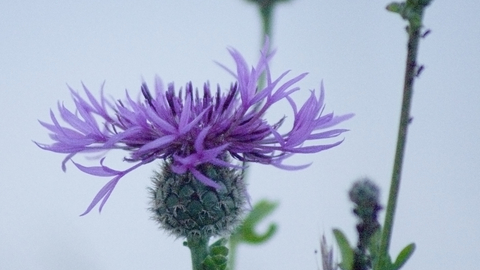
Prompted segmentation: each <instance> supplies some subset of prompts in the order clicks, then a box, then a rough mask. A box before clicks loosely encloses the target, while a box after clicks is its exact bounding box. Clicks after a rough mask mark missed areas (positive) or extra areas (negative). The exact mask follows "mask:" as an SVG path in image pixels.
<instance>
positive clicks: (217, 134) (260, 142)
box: [36, 44, 352, 214]
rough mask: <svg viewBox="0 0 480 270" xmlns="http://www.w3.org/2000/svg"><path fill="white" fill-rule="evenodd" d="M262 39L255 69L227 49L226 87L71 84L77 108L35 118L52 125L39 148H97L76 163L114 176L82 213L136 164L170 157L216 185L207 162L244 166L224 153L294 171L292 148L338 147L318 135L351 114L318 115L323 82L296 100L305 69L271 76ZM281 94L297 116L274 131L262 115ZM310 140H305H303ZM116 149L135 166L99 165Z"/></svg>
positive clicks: (334, 132)
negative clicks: (114, 95)
mask: <svg viewBox="0 0 480 270" xmlns="http://www.w3.org/2000/svg"><path fill="white" fill-rule="evenodd" d="M267 48H268V44H265V46H264V48H263V49H262V51H261V57H260V59H259V61H258V63H257V64H256V66H255V67H252V68H250V67H249V65H248V64H247V63H246V61H245V60H244V58H243V57H242V55H241V54H240V53H239V52H238V51H236V50H235V49H230V50H229V52H230V54H231V56H232V57H233V59H234V61H235V63H236V70H235V71H232V70H230V69H228V68H226V67H225V66H223V65H221V66H222V67H223V68H225V69H226V70H227V71H228V72H230V73H231V74H232V75H233V76H234V77H235V79H236V82H235V83H234V84H232V85H231V86H230V88H229V89H228V91H226V92H225V93H223V92H222V91H221V89H220V87H217V90H216V91H212V90H211V88H210V86H209V84H208V83H206V84H204V86H203V89H202V90H198V89H194V88H193V86H192V84H191V83H188V84H187V85H186V87H185V88H184V89H180V90H179V91H178V92H176V90H175V87H174V85H173V84H169V85H168V87H167V89H164V87H163V85H162V82H161V80H160V79H159V78H158V77H156V78H155V84H154V87H153V94H152V91H151V90H150V89H149V87H148V86H147V84H146V83H143V84H142V86H141V93H142V96H143V98H142V99H141V100H134V99H132V98H131V97H130V95H129V93H128V92H127V91H126V97H125V99H124V100H122V101H120V100H119V101H117V102H113V101H109V100H107V98H105V96H104V95H103V90H102V93H101V95H100V98H99V99H97V98H95V97H94V96H93V95H92V93H91V92H90V91H89V90H88V89H87V88H86V87H84V91H85V94H86V97H87V98H83V97H82V96H81V95H80V94H79V93H78V92H76V91H74V90H73V89H70V91H71V94H72V97H73V101H74V103H75V107H76V109H75V111H74V112H72V111H71V110H69V109H67V108H66V107H65V106H64V105H63V104H60V103H59V104H58V111H59V114H58V115H59V116H60V118H61V119H62V120H63V121H64V122H65V124H60V121H59V119H58V118H57V116H56V115H55V114H54V113H53V112H50V117H51V123H46V122H42V121H40V124H41V125H43V126H44V127H45V128H47V129H48V130H49V131H50V137H51V138H52V139H53V140H54V143H52V144H40V143H36V144H37V145H38V146H39V147H40V148H42V149H45V150H49V151H53V152H57V153H64V154H67V156H66V157H65V159H64V161H63V163H62V168H63V170H65V165H66V162H67V161H69V160H71V159H72V158H73V157H74V156H75V155H77V154H85V153H99V154H101V159H100V164H99V166H92V167H87V166H84V165H81V164H79V163H76V162H73V161H72V162H73V164H75V166H76V167H77V168H78V169H80V170H81V171H83V172H85V173H88V174H91V175H95V176H107V177H112V179H111V180H110V181H109V182H108V183H107V184H106V185H105V186H104V187H103V188H102V189H101V190H100V191H99V192H98V194H97V195H96V196H95V198H94V199H93V201H92V202H91V204H90V205H89V207H88V208H87V210H86V211H85V213H84V214H86V213H88V212H89V211H90V210H91V209H92V208H93V207H94V206H95V205H97V204H98V203H99V202H100V210H101V209H102V207H103V205H104V204H105V202H106V201H107V199H108V197H109V196H110V194H111V192H112V191H113V189H114V188H115V185H116V184H117V183H118V181H119V180H120V178H122V177H123V176H124V175H125V174H127V173H129V172H130V171H132V170H134V169H136V168H138V167H140V166H141V165H144V164H147V163H150V162H152V161H154V160H156V159H163V160H167V159H169V160H171V162H170V163H169V164H170V166H171V170H172V171H173V172H174V173H176V174H184V173H190V174H192V175H193V176H194V177H195V178H196V179H197V180H198V181H200V182H202V183H203V184H205V185H207V186H211V187H213V188H219V184H218V183H217V182H216V181H214V180H212V179H211V178H209V177H208V176H206V175H205V174H203V173H202V172H201V171H200V170H199V169H198V168H199V166H200V165H202V164H212V165H215V166H221V167H225V168H237V169H238V168H242V167H241V166H239V165H236V164H232V163H230V162H227V161H226V160H227V159H225V158H223V157H224V156H225V154H229V155H230V156H231V157H233V158H234V159H237V160H239V161H242V162H256V163H261V164H271V165H274V166H276V167H279V168H283V169H287V170H291V169H301V168H304V167H306V166H308V165H304V166H288V165H284V164H282V161H283V160H284V159H286V158H288V157H289V156H291V155H292V154H296V153H316V152H320V151H323V150H326V149H329V148H332V147H335V146H337V145H339V144H340V143H341V142H342V140H339V141H337V142H334V143H327V144H322V143H321V140H322V139H326V138H333V137H337V136H339V135H340V134H342V133H343V132H345V131H347V130H346V129H337V128H332V127H333V126H335V125H337V124H338V123H340V122H342V121H344V120H346V119H348V118H350V117H351V116H352V114H347V115H342V116H334V114H333V113H329V114H323V109H324V103H323V101H324V90H323V85H322V86H321V87H320V93H319V95H318V96H317V94H316V93H315V91H311V94H310V97H309V98H308V100H307V101H306V102H305V103H304V104H303V105H302V106H297V104H296V103H295V101H294V100H293V98H292V97H291V95H292V93H294V92H296V91H298V90H299V88H298V87H296V86H295V84H296V83H297V82H298V81H300V80H301V79H302V78H304V77H305V76H306V73H304V74H301V75H298V76H295V77H293V78H291V79H285V78H286V76H287V74H288V73H289V72H288V71H286V72H284V73H283V74H281V75H280V76H279V77H278V78H276V79H273V78H272V76H271V74H270V70H269V68H268V63H269V61H270V60H271V58H272V57H273V53H269V52H268V51H267ZM263 73H265V74H266V86H265V87H264V88H262V89H258V88H257V85H258V81H259V78H260V76H261V75H262V74H263ZM280 100H287V101H288V104H289V105H290V108H291V110H292V111H293V115H294V119H293V125H292V127H291V128H290V130H288V131H286V132H281V131H280V130H279V128H280V126H281V125H282V123H283V120H284V118H281V119H279V120H278V121H277V122H275V123H269V122H268V121H267V120H266V119H264V117H263V116H264V114H265V113H266V112H267V111H268V109H269V108H270V107H272V105H274V104H276V103H277V102H278V101H280ZM310 141H311V142H314V143H313V144H309V145H304V144H305V143H306V142H310ZM112 149H121V150H125V151H127V152H128V153H129V155H128V157H125V161H128V162H130V163H131V164H133V165H132V166H131V167H130V168H128V169H126V170H114V169H112V168H110V167H107V166H106V165H104V161H105V156H106V151H107V150H112Z"/></svg>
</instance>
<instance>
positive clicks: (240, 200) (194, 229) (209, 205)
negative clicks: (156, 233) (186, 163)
mask: <svg viewBox="0 0 480 270" xmlns="http://www.w3.org/2000/svg"><path fill="white" fill-rule="evenodd" d="M170 165H171V161H166V162H165V163H164V164H163V166H162V168H161V172H155V175H154V177H153V178H152V180H153V183H154V187H153V188H152V189H150V192H151V195H152V207H151V208H150V210H151V211H152V212H153V214H154V215H153V219H154V220H156V221H158V223H159V224H160V227H161V228H163V229H165V230H166V231H168V232H170V233H171V234H173V235H175V236H177V237H187V236H190V237H211V236H224V235H226V234H228V233H231V231H232V230H233V229H234V228H235V226H237V225H238V224H239V222H240V219H241V216H242V214H243V212H244V209H245V207H244V206H245V202H246V192H245V184H244V182H243V178H242V175H241V173H240V172H238V171H237V170H234V169H230V168H225V167H221V166H216V165H212V164H202V165H199V166H198V167H197V168H196V169H197V170H199V171H200V172H201V173H202V174H204V175H205V176H207V177H209V178H210V179H212V180H214V181H215V182H216V183H217V184H219V185H220V188H218V189H215V188H213V187H210V186H206V185H205V184H203V183H202V182H200V181H198V180H197V179H196V178H195V177H194V176H193V175H192V174H191V173H190V172H187V173H184V174H181V175H179V174H176V173H174V172H173V171H172V170H171V168H170Z"/></svg>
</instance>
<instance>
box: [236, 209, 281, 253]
mask: <svg viewBox="0 0 480 270" xmlns="http://www.w3.org/2000/svg"><path fill="white" fill-rule="evenodd" d="M277 206H278V203H276V202H269V201H267V200H262V201H259V202H258V203H257V204H255V205H254V207H253V209H252V211H250V213H249V214H248V216H247V217H246V218H245V220H244V221H243V224H242V225H241V226H240V228H239V231H238V232H236V234H238V235H235V236H234V237H235V238H238V239H239V240H240V241H242V242H246V243H249V244H261V243H263V242H265V241H267V240H269V239H270V238H271V237H272V236H273V235H274V234H275V232H276V231H277V224H275V223H271V224H270V225H269V226H268V229H267V231H266V232H265V233H263V234H259V233H257V232H256V231H255V227H256V226H257V224H258V223H260V222H261V221H262V220H263V219H265V217H267V216H268V215H269V214H271V213H272V212H273V210H275V208H277Z"/></svg>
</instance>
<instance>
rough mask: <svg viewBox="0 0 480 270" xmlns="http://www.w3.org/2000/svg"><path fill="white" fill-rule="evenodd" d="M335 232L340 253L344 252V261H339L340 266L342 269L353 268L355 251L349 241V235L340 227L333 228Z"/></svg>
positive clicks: (348, 269) (349, 269)
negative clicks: (339, 228)
mask: <svg viewBox="0 0 480 270" xmlns="http://www.w3.org/2000/svg"><path fill="white" fill-rule="evenodd" d="M333 234H334V235H335V239H336V240H337V244H338V247H339V248H340V253H341V254H342V262H341V263H339V266H340V268H341V269H342V270H352V266H353V254H354V251H353V249H352V248H351V246H350V243H348V239H347V237H346V236H345V234H343V232H342V231H340V230H338V229H333Z"/></svg>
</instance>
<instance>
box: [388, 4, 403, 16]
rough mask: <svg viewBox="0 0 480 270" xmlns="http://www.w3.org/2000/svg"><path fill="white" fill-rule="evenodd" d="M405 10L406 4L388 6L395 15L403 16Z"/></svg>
mask: <svg viewBox="0 0 480 270" xmlns="http://www.w3.org/2000/svg"><path fill="white" fill-rule="evenodd" d="M404 8H405V3H397V2H393V3H390V4H388V5H387V10H388V11H391V12H393V13H398V14H401V13H402V11H403V9H404Z"/></svg>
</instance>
